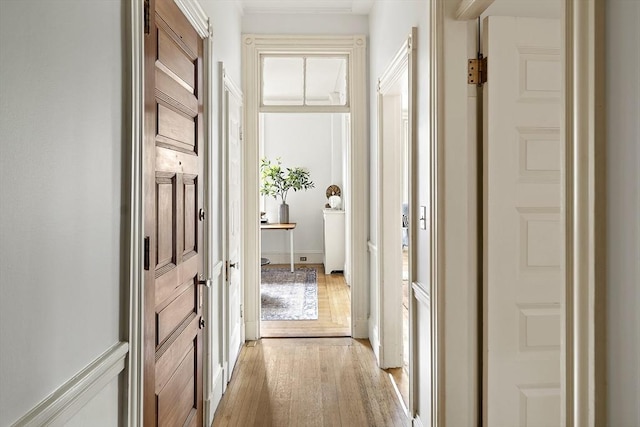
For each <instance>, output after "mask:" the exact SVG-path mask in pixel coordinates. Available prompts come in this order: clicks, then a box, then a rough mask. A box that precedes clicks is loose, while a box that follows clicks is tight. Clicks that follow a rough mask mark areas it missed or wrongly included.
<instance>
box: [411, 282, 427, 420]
mask: <svg viewBox="0 0 640 427" xmlns="http://www.w3.org/2000/svg"><path fill="white" fill-rule="evenodd" d="M411 287H412V289H413V295H414V297H415V300H416V318H417V319H416V329H417V330H416V334H415V336H416V343H415V346H416V350H417V354H419V355H420V357H419V358H416V359H415V362H414V363H415V365H414V366H415V372H416V376H417V378H416V381H417V383H418V384H427V385H428V386H426V387H421V388H420V393H419V394H418V398H417V402H416V403H415V409H416V418H415V419H414V421H413V422H414V425H415V426H422V425H424V424H423V422H422V420H420V414H423V415H424V416H425V421H426V422H427V423H430V416H431V387H430V384H431V294H430V292H429V289H428V288H427V287H426V286H425V285H424V284H422V283H418V282H413V283H412V284H411Z"/></svg>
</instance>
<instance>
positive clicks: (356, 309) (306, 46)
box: [242, 34, 369, 339]
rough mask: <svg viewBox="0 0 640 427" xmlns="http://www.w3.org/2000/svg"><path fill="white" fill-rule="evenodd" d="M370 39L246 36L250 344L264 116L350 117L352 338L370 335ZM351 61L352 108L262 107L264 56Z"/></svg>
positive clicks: (254, 335) (256, 332) (254, 327)
mask: <svg viewBox="0 0 640 427" xmlns="http://www.w3.org/2000/svg"><path fill="white" fill-rule="evenodd" d="M366 45H367V44H366V37H365V36H363V35H345V36H310V35H259V34H245V35H243V38H242V47H243V52H242V62H243V67H242V71H243V76H242V81H243V88H244V91H245V129H246V132H245V145H244V148H245V151H244V154H243V166H244V174H243V178H244V182H243V205H242V210H243V214H244V219H243V233H244V234H243V239H244V240H246V241H249V242H257V244H255V245H254V244H251V245H245V246H244V248H243V254H242V255H243V258H242V262H243V264H244V265H243V269H242V270H243V274H244V277H243V280H244V282H245V283H246V288H245V315H246V316H245V327H246V334H247V339H258V338H260V289H259V286H258V284H259V283H260V263H259V259H260V232H259V231H260V229H259V224H258V221H257V220H254V218H258V217H259V206H260V205H259V176H258V167H259V113H260V112H261V111H262V112H293V111H307V112H330V113H337V112H339V113H350V125H351V127H350V130H351V135H350V138H349V143H350V144H349V146H348V147H347V153H346V156H347V158H348V159H349V168H348V172H347V173H348V179H347V182H348V183H349V184H350V187H351V188H348V189H345V192H344V196H345V197H344V205H345V208H346V209H348V210H347V212H346V218H345V219H346V221H347V224H346V227H345V230H346V232H347V233H348V234H347V236H346V238H347V239H348V240H349V241H350V245H349V244H348V245H347V251H348V252H347V256H348V259H347V260H346V263H345V264H346V266H347V268H348V271H347V274H348V275H349V277H348V280H349V281H350V285H351V319H352V323H351V333H352V336H353V337H354V338H367V336H368V301H369V284H368V281H367V276H368V273H367V235H368V230H369V229H368V227H369V216H368V214H367V207H368V206H369V203H368V194H369V192H368V190H367V170H368V158H367V138H366V135H367V126H368V125H367V113H366V109H367V103H366V97H367V79H366V65H367V61H366ZM265 53H268V54H270V55H271V54H281V55H296V54H297V55H299V54H301V53H302V54H304V53H318V54H322V55H333V54H336V55H341V56H343V55H344V56H348V58H349V67H348V77H347V80H348V82H349V90H348V92H349V93H348V101H347V102H348V105H346V106H309V105H306V106H294V107H292V106H260V102H259V94H260V92H261V88H260V82H261V59H260V58H261V55H263V54H265Z"/></svg>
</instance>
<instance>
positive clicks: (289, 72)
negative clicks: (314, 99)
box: [262, 57, 304, 105]
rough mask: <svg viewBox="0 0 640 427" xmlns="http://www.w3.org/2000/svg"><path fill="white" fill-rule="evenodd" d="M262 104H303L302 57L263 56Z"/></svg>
mask: <svg viewBox="0 0 640 427" xmlns="http://www.w3.org/2000/svg"><path fill="white" fill-rule="evenodd" d="M262 66H263V69H262V104H263V105H303V97H304V81H303V77H304V68H303V67H304V61H303V58H300V57H298V58H279V57H264V58H263V63H262Z"/></svg>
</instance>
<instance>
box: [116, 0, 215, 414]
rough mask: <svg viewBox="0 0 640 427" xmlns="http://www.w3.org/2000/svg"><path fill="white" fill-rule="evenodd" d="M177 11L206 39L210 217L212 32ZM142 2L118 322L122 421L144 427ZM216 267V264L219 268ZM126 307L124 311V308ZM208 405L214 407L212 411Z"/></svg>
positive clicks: (207, 370) (206, 377)
mask: <svg viewBox="0 0 640 427" xmlns="http://www.w3.org/2000/svg"><path fill="white" fill-rule="evenodd" d="M174 2H175V3H176V5H177V6H178V8H179V9H180V10H181V11H182V13H183V14H184V15H185V17H186V18H187V20H188V21H189V23H190V24H191V25H192V26H193V28H194V29H195V30H196V32H197V33H198V35H199V36H200V37H201V38H202V39H203V40H204V52H203V61H204V64H203V65H204V75H203V77H204V79H203V80H204V82H203V83H204V87H205V93H204V99H203V104H204V105H203V107H204V112H203V115H204V121H205V123H204V135H205V139H206V141H205V144H204V146H205V153H204V177H205V181H206V182H205V183H204V198H205V200H204V201H203V202H204V206H206V207H207V209H208V211H209V212H212V211H211V207H212V200H211V194H212V193H211V192H212V188H211V185H210V183H211V182H212V181H211V178H212V159H213V157H212V154H213V153H212V149H211V148H212V143H213V141H214V139H213V125H212V120H211V119H210V118H209V116H210V115H211V113H212V112H213V111H215V110H214V109H213V96H212V93H213V92H212V89H213V85H212V83H213V82H212V76H213V74H212V59H213V37H212V35H213V28H212V26H211V24H210V22H209V18H208V17H207V15H206V13H205V12H204V10H203V9H202V7H201V6H200V3H199V2H198V0H174ZM144 16H145V6H144V1H132V2H130V7H129V9H127V10H126V17H125V19H126V20H127V24H128V28H129V31H128V32H127V34H126V36H127V41H126V44H127V48H128V52H127V54H128V72H129V75H130V80H129V86H128V90H129V92H128V96H127V100H126V101H125V102H127V104H128V106H129V114H130V115H129V117H128V123H127V124H128V126H127V127H128V131H129V138H130V140H129V141H130V142H129V147H128V148H129V153H128V155H127V159H126V160H127V163H125V167H128V168H129V174H130V175H129V176H130V183H129V184H130V189H129V202H130V217H129V218H128V219H129V223H128V228H129V229H128V237H129V239H128V240H129V241H128V248H129V254H128V255H129V259H128V263H129V276H128V278H127V280H128V288H129V292H128V295H126V297H125V298H123V300H124V301H125V302H124V303H123V309H122V315H123V316H122V317H123V322H124V327H123V330H124V332H123V333H124V334H125V340H126V341H127V342H128V343H129V352H128V354H127V372H126V380H125V383H126V392H125V393H123V394H122V396H123V397H122V399H123V400H122V402H123V404H124V405H123V406H124V407H123V409H122V418H123V419H125V420H126V422H125V424H127V425H143V413H144V410H143V396H144V395H143V384H144V304H145V301H144V290H143V284H144V280H143V277H144V254H143V250H144V247H143V240H144V235H143V224H144V209H143V206H144V200H143V172H144V170H143V159H144V153H143V147H144V143H143V130H144V31H145V28H144ZM212 228H213V227H212V226H211V215H207V218H206V220H205V221H204V258H205V262H204V270H205V271H204V274H205V277H209V278H213V279H215V277H214V276H216V272H217V274H218V275H219V272H220V270H221V269H220V268H219V265H215V266H214V265H213V260H211V259H209V258H210V257H209V256H208V255H209V254H210V253H211V247H212V245H213V244H214V242H213V241H212V239H211V237H210V233H211V231H212ZM218 264H219V263H218ZM211 294H212V292H207V296H206V297H205V301H206V304H205V306H204V307H203V310H204V313H205V316H206V319H207V324H208V325H212V324H214V323H213V319H212V317H213V313H212V310H211V305H210V303H211V298H212V295H211ZM124 307H126V308H124ZM210 329H211V328H207V332H206V333H205V334H204V352H203V383H202V384H203V404H204V408H203V410H204V413H203V418H204V420H205V422H208V423H211V421H212V420H213V410H215V404H217V402H211V395H212V391H213V390H212V387H213V385H212V381H211V380H210V379H211V378H212V374H211V373H212V366H211V357H210V355H211V348H212V342H211V337H210ZM212 403H214V405H213V406H212Z"/></svg>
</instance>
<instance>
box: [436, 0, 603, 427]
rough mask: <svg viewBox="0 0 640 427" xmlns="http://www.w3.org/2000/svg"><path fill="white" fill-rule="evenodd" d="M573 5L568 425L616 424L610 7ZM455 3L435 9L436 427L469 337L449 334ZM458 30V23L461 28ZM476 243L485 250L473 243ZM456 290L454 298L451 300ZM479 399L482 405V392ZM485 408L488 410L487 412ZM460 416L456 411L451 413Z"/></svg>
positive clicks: (568, 64) (567, 191) (476, 6)
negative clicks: (611, 402)
mask: <svg viewBox="0 0 640 427" xmlns="http://www.w3.org/2000/svg"><path fill="white" fill-rule="evenodd" d="M560 1H562V3H563V13H564V17H563V21H564V23H563V31H564V34H563V39H564V40H563V51H564V52H563V53H564V84H565V108H564V113H565V117H564V120H563V122H564V128H563V132H564V137H565V146H564V153H565V168H566V175H565V177H564V182H563V194H564V202H565V241H566V249H565V261H566V269H565V270H566V271H565V277H566V290H565V307H566V312H565V314H564V318H563V319H562V320H563V331H562V332H563V341H564V342H565V343H566V345H564V346H563V348H564V352H563V353H562V358H563V360H564V364H565V369H563V370H562V371H563V380H562V389H563V391H562V393H563V400H564V405H563V409H562V410H563V413H562V414H563V415H562V416H563V422H564V425H565V426H566V427H573V426H597V425H604V424H606V400H607V399H606V391H607V390H606V346H604V345H596V343H604V342H606V311H605V308H606V228H605V227H606V221H605V214H606V200H605V196H606V194H605V184H606V182H605V153H606V141H605V131H606V129H605V114H604V113H605V111H604V108H605V106H606V103H605V84H604V83H605V81H604V72H605V61H604V60H603V59H602V58H604V57H605V55H604V53H605V51H604V43H605V37H604V29H605V25H604V18H605V13H604V12H605V0H591V1H583V0H560ZM447 2H448V1H447V0H434V1H432V2H431V3H430V8H429V14H430V23H429V24H430V25H429V26H430V28H429V32H430V41H431V45H430V49H429V56H430V58H429V69H428V74H429V76H428V79H429V86H430V90H429V92H430V94H431V96H430V100H429V103H430V112H429V121H430V123H431V125H432V126H431V132H430V143H429V146H430V148H429V150H430V153H431V155H430V168H431V171H430V174H431V183H430V188H429V200H430V201H431V202H432V206H431V209H430V226H431V230H433V232H432V242H431V255H430V261H431V266H432V269H431V277H430V279H431V284H430V291H431V295H430V296H431V308H432V311H431V322H432V323H431V334H432V360H431V375H432V390H431V405H432V406H431V408H432V410H431V414H430V416H431V425H439V426H443V425H446V417H447V415H448V414H447V406H445V394H446V389H447V385H448V384H447V377H446V375H445V360H446V359H447V356H450V357H453V354H451V355H449V353H448V352H447V350H446V348H445V342H446V341H447V339H450V338H451V337H455V336H456V335H457V334H460V333H463V332H464V331H462V330H461V329H460V327H459V324H455V325H447V328H446V332H445V324H444V322H445V306H446V294H445V289H446V288H448V287H452V286H453V287H455V286H457V285H456V284H454V283H451V284H449V285H448V286H447V283H446V277H445V274H444V272H445V269H449V268H452V267H451V266H454V265H455V260H454V259H445V235H444V231H445V218H444V212H445V211H444V201H445V197H447V198H448V197H450V195H449V194H447V193H446V187H445V179H447V178H449V176H448V175H447V173H446V171H445V170H444V153H445V146H446V138H447V130H448V129H449V128H450V127H451V126H458V125H459V123H458V122H455V121H451V120H448V121H447V120H445V119H446V118H445V112H446V109H445V90H446V89H447V88H451V87H452V86H455V85H458V87H459V85H462V84H463V83H462V82H460V81H454V79H458V78H459V75H458V74H456V73H449V75H447V74H445V72H444V71H445V58H446V54H445V39H444V34H445V28H447V29H448V28H449V27H450V25H447V24H446V23H445V22H446V21H447V20H449V19H450V18H449V17H448V16H449V15H446V14H445V11H446V10H448V7H447ZM492 2H493V0H460V2H459V4H458V8H457V13H454V15H455V16H456V17H457V19H460V20H472V19H477V18H478V17H479V16H480V15H481V14H482V13H483V12H484V11H485V10H486V8H487V7H488V6H489V5H490V4H491V3H492ZM456 25H457V24H456ZM466 239H467V244H468V245H470V246H473V245H476V241H475V240H474V238H473V237H466ZM451 293H453V294H455V291H454V292H451V291H450V294H451ZM479 391H480V393H479V396H478V399H479V401H480V399H481V389H479ZM479 401H478V404H479ZM449 409H450V410H454V409H453V407H450V408H449Z"/></svg>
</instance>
